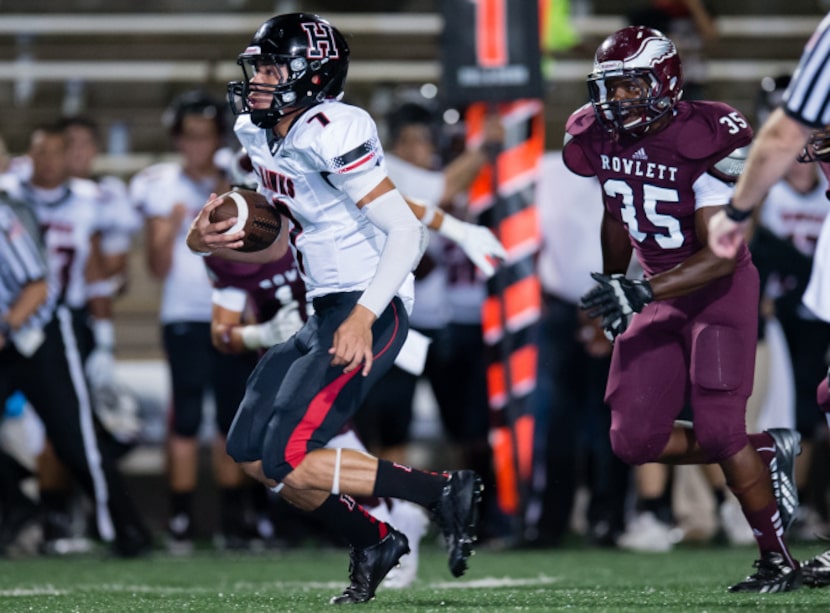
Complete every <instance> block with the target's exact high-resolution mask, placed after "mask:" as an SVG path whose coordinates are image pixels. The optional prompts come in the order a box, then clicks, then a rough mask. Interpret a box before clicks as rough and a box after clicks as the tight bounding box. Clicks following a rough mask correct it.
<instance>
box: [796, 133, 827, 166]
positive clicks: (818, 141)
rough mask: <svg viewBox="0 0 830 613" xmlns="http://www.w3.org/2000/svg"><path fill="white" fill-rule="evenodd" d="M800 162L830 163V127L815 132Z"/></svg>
mask: <svg viewBox="0 0 830 613" xmlns="http://www.w3.org/2000/svg"><path fill="white" fill-rule="evenodd" d="M798 161H799V162H804V163H809V162H830V127H825V128H822V129H820V130H813V131H812V132H811V133H810V139H809V140H808V141H807V144H806V145H804V149H802V151H801V154H800V155H799V156H798Z"/></svg>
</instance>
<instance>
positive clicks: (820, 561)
mask: <svg viewBox="0 0 830 613" xmlns="http://www.w3.org/2000/svg"><path fill="white" fill-rule="evenodd" d="M801 574H802V575H803V576H804V585H806V586H809V587H827V586H828V585H830V549H828V550H827V551H825V552H824V553H821V554H819V555H817V556H816V557H814V558H810V559H809V560H807V561H806V562H804V564H802V565H801Z"/></svg>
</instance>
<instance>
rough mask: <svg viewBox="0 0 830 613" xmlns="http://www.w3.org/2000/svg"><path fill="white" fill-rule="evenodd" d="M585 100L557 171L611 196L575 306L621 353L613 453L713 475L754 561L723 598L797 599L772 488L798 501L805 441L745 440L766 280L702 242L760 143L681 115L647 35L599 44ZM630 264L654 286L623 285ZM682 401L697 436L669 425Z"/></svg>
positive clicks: (725, 116) (726, 117) (636, 29)
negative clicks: (741, 524)
mask: <svg viewBox="0 0 830 613" xmlns="http://www.w3.org/2000/svg"><path fill="white" fill-rule="evenodd" d="M588 87H589V91H590V94H591V104H590V105H586V106H584V107H582V108H581V109H579V110H577V111H576V112H574V113H573V114H572V115H571V117H570V119H569V120H568V124H567V128H566V130H567V135H566V143H565V148H564V151H563V159H564V161H565V164H566V165H567V166H568V168H570V169H571V170H572V171H573V172H575V173H577V174H579V175H583V176H596V177H597V179H598V181H599V182H600V185H601V186H602V188H603V200H604V205H605V211H604V215H603V221H602V230H601V237H602V251H603V274H598V273H594V274H593V275H592V276H593V277H594V279H595V280H596V281H597V282H598V285H597V286H596V287H595V288H594V289H592V290H591V291H590V292H588V293H587V294H586V295H585V296H583V298H582V302H583V305H584V306H585V307H586V308H588V309H590V311H589V314H590V315H592V316H601V317H602V325H603V327H604V328H605V330H606V333H607V334H608V335H609V336H610V337H611V338H613V339H614V341H615V344H614V349H613V352H612V355H611V370H610V373H609V379H608V385H607V387H606V401H607V403H608V405H609V406H610V408H611V414H612V423H611V444H612V447H613V449H614V452H615V453H616V454H617V455H618V456H619V457H620V458H622V459H623V460H625V461H626V462H628V463H630V464H643V463H646V462H655V461H656V462H661V463H666V464H708V463H717V464H720V466H721V468H722V469H723V472H724V475H725V476H726V480H727V483H728V485H729V487H730V489H731V490H732V491H733V492H734V493H735V495H736V497H737V498H738V500H739V502H740V503H741V508H742V510H743V512H744V515H745V516H746V518H747V520H748V522H749V524H750V526H752V528H753V530H754V532H755V535H756V541H757V543H758V548H759V550H760V554H761V556H760V559H759V560H757V561H756V562H755V567H756V570H757V572H755V573H754V574H752V575H751V576H749V577H747V578H746V579H744V580H743V581H741V582H739V583H737V584H735V585H733V586H731V587H730V588H729V589H730V591H733V592H777V591H789V590H792V589H796V588H798V587H799V586H800V585H801V573H800V570H799V565H798V562H797V561H796V560H795V559H794V558H793V557H792V556H791V555H790V552H789V550H788V547H787V545H786V543H785V541H784V536H783V535H784V529H785V527H786V526H787V525H788V524H789V521H790V520H791V515H792V513H793V512H794V510H795V509H794V508H793V507H792V506H790V507H787V506H785V505H784V504H780V505H779V504H777V503H776V497H775V495H774V490H773V483H772V480H771V477H770V473H771V472H772V473H773V476H774V477H775V478H776V482H777V486H778V488H779V494H780V493H781V492H782V488H784V489H786V493H787V495H791V496H794V494H795V491H794V486H793V483H792V470H793V464H794V456H795V454H796V453H797V450H798V438H797V434H796V433H793V432H792V431H788V430H778V431H772V432H770V433H761V434H754V435H751V436H747V432H746V418H745V412H746V400H747V398H748V397H749V394H750V393H751V391H752V380H753V370H754V363H755V339H756V335H757V313H758V308H757V302H758V295H759V288H758V273H757V271H756V270H755V267H754V266H753V265H752V261H751V258H750V255H749V252H748V250H747V249H746V247H745V246H744V247H743V248H742V250H741V253H740V257H739V258H738V259H737V260H732V259H721V258H718V257H716V256H715V255H714V254H713V253H712V252H711V250H710V249H709V248H708V246H707V236H706V227H707V226H706V222H707V221H708V219H709V217H711V215H712V214H713V213H714V212H715V211H717V210H718V208H717V206H718V205H722V204H723V203H724V202H726V201H727V200H728V198H729V194H730V192H731V186H730V184H729V181H730V180H734V176H735V175H736V174H737V173H738V172H739V169H740V164H738V165H737V169H736V168H735V167H734V166H733V165H732V161H733V159H734V158H732V159H730V156H732V155H734V154H733V152H734V151H736V150H739V149H740V148H742V147H745V146H746V145H748V144H749V142H750V141H751V139H752V129H751V128H750V126H749V123H748V122H747V121H746V119H745V118H744V117H743V116H742V115H741V114H740V113H739V112H737V111H736V110H734V109H733V108H731V107H729V106H727V105H725V104H722V103H717V102H704V101H694V102H681V101H680V98H681V96H682V91H683V73H682V68H681V63H680V57H679V55H678V53H677V50H676V49H675V47H674V44H673V43H672V42H671V41H670V40H669V39H668V38H666V37H665V36H664V35H663V34H662V33H660V32H659V31H656V30H653V29H650V28H645V27H642V26H630V27H627V28H623V29H622V30H619V31H617V32H615V33H614V34H612V35H611V36H609V37H608V38H606V39H605V41H604V42H603V43H602V44H601V45H600V47H599V49H598V50H597V53H596V56H595V58H594V70H593V72H592V73H591V74H590V75H589V77H588ZM632 249H633V250H635V251H636V254H637V258H638V260H639V262H640V264H641V266H642V267H643V270H644V271H645V273H646V279H628V278H626V277H625V272H626V270H627V268H628V264H629V261H630V258H631V253H632ZM633 313H637V315H634V316H633V317H631V316H632V314H633ZM687 399H688V400H689V401H690V403H691V406H692V410H693V413H694V426H693V428H684V427H682V426H680V425H678V424H676V423H675V420H676V418H677V416H678V415H679V413H680V412H681V410H682V409H683V406H684V402H685V401H686V400H687ZM779 500H781V501H782V502H784V496H781V497H780V498H779ZM788 502H790V501H788ZM785 512H786V513H787V517H785V516H784V514H785Z"/></svg>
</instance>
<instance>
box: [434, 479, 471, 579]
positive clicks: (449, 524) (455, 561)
mask: <svg viewBox="0 0 830 613" xmlns="http://www.w3.org/2000/svg"><path fill="white" fill-rule="evenodd" d="M483 489H484V485H483V484H482V482H481V477H479V476H478V475H477V474H476V473H474V472H473V471H472V470H457V471H454V472H452V473H450V478H449V481H447V484H446V485H445V486H444V491H443V492H442V493H441V498H439V499H438V502H437V503H435V505H434V506H433V507H432V508H431V509H430V511H431V512H432V516H433V518H434V519H435V521H436V522H437V523H438V525H439V526H440V527H441V530H442V531H443V533H444V541H445V542H446V545H447V549H448V550H449V554H450V560H449V566H450V572H451V573H452V574H453V576H454V577H460V576H461V575H463V574H464V572H465V571H466V570H467V560H468V559H469V557H470V556H471V555H472V553H473V543H475V542H476V540H477V536H476V530H477V528H478V503H479V502H481V492H482V490H483Z"/></svg>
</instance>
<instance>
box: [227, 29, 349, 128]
mask: <svg viewBox="0 0 830 613" xmlns="http://www.w3.org/2000/svg"><path fill="white" fill-rule="evenodd" d="M236 63H237V64H239V65H240V66H241V67H242V72H243V74H244V77H245V80H244V81H232V82H231V83H228V103H229V104H230V107H231V110H233V113H234V114H235V115H240V114H244V113H249V114H250V115H251V121H252V122H253V123H254V124H255V125H257V126H259V127H261V128H273V127H274V126H275V125H276V124H277V122H278V121H279V120H280V118H281V117H282V116H283V115H285V114H286V113H287V112H288V111H293V110H296V109H298V108H303V107H307V106H312V105H314V104H317V103H319V102H321V101H323V100H325V99H327V98H339V97H340V96H342V95H343V86H344V84H345V81H346V72H347V71H348V68H349V45H348V44H347V43H346V39H345V38H344V37H343V35H342V34H341V33H340V32H339V31H338V30H337V28H335V27H334V26H332V25H331V24H330V23H329V22H328V21H326V20H325V19H322V18H321V17H318V16H317V15H312V14H309V13H289V14H286V15H278V16H276V17H272V18H271V19H269V20H268V21H266V22H265V23H263V24H262V25H261V26H260V27H259V29H258V30H257V31H256V33H255V34H254V37H253V38H252V39H251V43H250V45H248V48H247V49H245V51H244V52H243V53H242V54H240V55H239V57H238V58H237V60H236ZM262 66H278V67H280V69H281V71H282V72H283V73H287V74H286V75H285V76H284V78H283V79H282V82H281V83H279V84H277V85H271V84H263V83H256V82H252V79H253V78H254V77H255V76H256V74H257V71H258V70H259V69H260V68H261V67H262ZM251 94H270V95H271V97H272V102H271V107H270V108H268V109H253V108H251V103H250V96H251Z"/></svg>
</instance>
